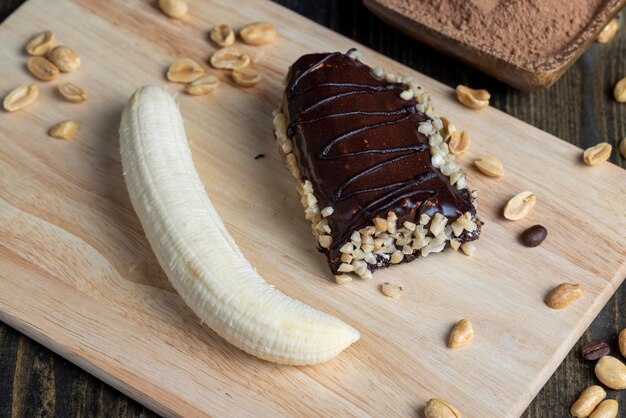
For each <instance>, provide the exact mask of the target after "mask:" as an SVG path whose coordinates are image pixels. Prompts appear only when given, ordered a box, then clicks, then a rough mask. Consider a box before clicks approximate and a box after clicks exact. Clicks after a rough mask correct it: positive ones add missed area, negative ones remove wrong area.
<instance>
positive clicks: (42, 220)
mask: <svg viewBox="0 0 626 418" xmlns="http://www.w3.org/2000/svg"><path fill="white" fill-rule="evenodd" d="M189 3H190V10H191V12H190V16H189V17H188V18H186V19H185V20H183V21H170V20H168V19H167V18H164V17H163V16H162V15H161V14H160V13H159V12H158V10H157V9H156V8H155V7H154V5H153V4H152V2H145V1H122V0H111V1H106V2H96V1H91V0H77V1H69V0H57V1H54V2H50V1H45V0H30V1H28V2H27V3H26V4H25V5H24V6H22V7H21V8H20V9H19V10H18V11H17V12H16V13H14V14H13V15H12V16H11V17H10V18H9V19H8V20H7V21H6V22H5V23H3V25H2V26H0V56H1V57H2V60H0V74H1V75H2V78H1V79H0V94H2V95H4V94H6V93H7V92H8V91H9V90H10V89H12V88H13V87H15V85H18V84H25V83H30V82H33V79H32V78H31V77H30V76H29V75H28V73H27V72H26V71H25V69H24V65H25V62H26V60H27V57H26V56H25V55H23V53H22V50H23V45H24V44H25V42H26V41H27V40H28V39H29V38H30V37H31V36H32V35H34V34H35V33H37V32H39V31H40V30H43V29H51V30H53V31H54V32H55V33H56V34H57V37H58V38H59V40H60V42H61V43H65V44H68V45H70V46H72V47H73V48H75V49H76V50H77V51H78V53H79V54H80V56H81V57H82V59H83V66H82V68H81V69H80V70H79V71H78V72H76V73H73V74H68V75H62V76H61V77H60V78H59V80H57V81H55V82H52V83H46V84H44V83H38V84H39V85H40V88H41V90H42V93H41V97H40V100H39V101H38V102H37V103H36V104H35V105H34V106H32V107H30V108H29V109H27V110H26V111H23V112H20V113H17V114H7V113H1V114H0V142H1V144H2V152H1V153H0V320H2V321H4V322H6V323H8V324H9V325H11V326H14V327H15V328H17V329H19V330H20V331H22V332H24V333H25V334H27V335H29V336H31V337H32V338H34V339H36V340H38V341H40V342H42V343H43V344H45V345H46V346H48V347H50V348H51V349H53V350H54V351H56V352H58V353H59V354H61V355H63V356H65V357H66V358H68V359H69V360H71V361H73V362H75V363H77V364H78V365H80V366H81V367H84V368H85V369H86V370H88V371H90V372H91V373H93V374H95V375H96V376H98V377H100V378H102V379H103V380H104V381H106V382H107V383H110V384H112V385H113V386H115V387H117V388H119V389H120V390H122V391H123V392H125V393H127V394H129V395H130V396H132V397H134V398H136V399H138V400H139V401H141V402H143V403H144V404H146V405H147V406H149V407H150V408H153V409H154V410H155V411H157V412H160V413H162V414H165V415H172V416H175V415H181V416H202V415H212V416H364V415H372V416H416V414H418V416H419V414H421V412H422V409H423V405H424V402H425V401H426V400H427V399H429V398H431V397H442V398H445V399H449V400H450V401H452V402H453V403H454V404H455V405H456V406H457V407H458V408H459V409H460V410H461V411H462V412H463V416H467V417H503V416H517V415H519V414H520V413H521V412H522V411H523V410H524V408H525V407H526V405H527V404H528V403H529V402H530V400H531V399H532V397H533V396H534V395H535V394H536V393H537V391H538V390H539V389H540V388H541V386H542V385H543V383H544V382H545V381H546V380H547V378H548V377H549V376H550V374H551V373H552V372H553V371H554V370H555V368H556V367H557V366H558V364H559V362H560V361H561V360H562V359H563V357H564V356H565V355H566V353H567V352H568V350H569V349H570V348H571V346H572V345H573V344H574V342H575V341H576V340H577V338H578V337H579V336H580V334H581V333H582V332H583V331H584V329H585V328H586V327H587V325H588V324H589V323H590V322H591V320H592V319H593V318H594V317H595V315H596V314H597V313H598V311H599V310H600V309H601V307H602V306H603V305H604V303H605V302H606V300H607V299H608V298H609V297H610V295H611V294H612V293H613V291H614V289H615V288H616V287H617V286H618V285H619V284H620V283H621V282H622V280H623V279H624V276H625V275H626V250H625V244H626V236H625V235H626V232H625V231H626V172H624V170H622V169H620V168H618V167H616V166H614V165H611V164H604V165H601V166H598V167H588V166H585V165H584V164H582V162H581V151H580V150H579V149H577V148H576V147H574V146H571V145H569V144H567V143H565V142H563V141H560V140H558V139H556V138H554V137H552V136H551V135H548V134H546V133H544V132H541V131H539V130H537V129H535V128H533V127H531V126H529V125H526V124H524V123H522V122H520V121H518V120H516V119H514V118H512V117H509V116H507V115H506V114H503V113H501V112H498V111H496V110H494V109H486V110H483V111H479V112H476V111H472V110H468V109H465V108H463V107H462V106H460V105H459V104H457V103H456V101H455V99H454V96H453V94H452V90H451V89H449V88H448V87H445V86H443V85H441V84H439V83H437V82H435V81H433V80H431V79H428V78H426V77H424V76H421V75H419V74H414V73H413V72H412V71H410V70H409V69H407V68H405V67H403V66H401V65H399V64H397V63H394V62H392V61H391V60H389V59H387V58H385V57H383V56H381V55H379V54H377V53H374V52H372V51H369V50H367V49H366V48H360V49H361V50H362V51H363V52H364V61H366V62H367V63H369V64H371V65H377V66H383V67H385V68H388V69H390V70H394V71H397V72H401V73H407V74H413V75H415V76H417V78H419V79H420V81H422V82H423V84H424V86H425V88H426V89H427V90H428V91H430V92H431V93H432V96H433V100H434V103H435V106H436V107H437V111H438V113H440V114H442V115H448V116H450V118H451V119H452V120H453V121H454V122H455V123H456V125H457V126H458V127H460V128H462V129H468V130H469V131H470V132H471V134H472V138H473V144H472V146H471V148H470V150H469V151H468V152H467V153H466V154H464V155H463V156H462V157H461V158H460V162H461V164H462V165H463V166H464V167H466V168H467V174H468V181H469V184H470V185H471V186H472V187H473V188H476V189H478V190H479V213H480V215H481V217H482V219H483V220H484V221H485V222H486V225H485V226H484V228H483V234H482V236H481V239H480V241H479V242H478V244H477V247H478V251H477V252H476V254H475V255H474V256H473V257H471V258H469V257H466V256H464V255H462V254H460V253H455V252H452V251H446V252H445V253H444V254H434V255H431V256H429V257H428V258H426V259H424V260H416V261H415V262H412V263H409V264H406V265H402V266H396V267H393V268H390V269H386V270H383V271H379V272H376V273H375V275H374V278H373V279H372V280H369V281H355V282H353V283H352V284H350V285H349V286H338V285H336V284H334V283H333V282H332V277H331V276H330V274H329V273H328V270H327V267H326V265H325V262H324V259H323V257H322V256H321V255H320V254H318V253H317V252H316V251H315V250H314V247H313V239H312V237H311V236H310V229H309V226H308V225H307V223H306V221H305V220H304V216H303V211H302V209H301V207H300V203H299V201H298V198H297V194H296V191H295V187H294V184H293V183H292V180H291V178H290V175H289V173H288V172H287V170H286V169H285V168H284V167H282V164H281V162H280V157H279V154H278V152H277V150H276V149H275V144H274V140H273V136H272V123H271V112H272V110H273V108H274V107H275V105H276V103H278V101H279V98H280V95H281V92H282V87H281V80H282V78H283V77H284V75H285V72H286V70H287V67H288V65H289V64H290V63H291V62H293V61H294V60H295V59H296V58H297V57H298V56H300V55H302V54H304V53H307V52H314V51H330V50H341V51H345V50H347V49H349V48H350V47H352V46H355V45H354V42H352V41H350V40H348V39H345V38H343V37H341V36H340V35H337V34H335V33H333V32H331V31H329V30H327V29H324V28H322V27H320V26H318V25H316V24H314V23H312V22H309V21H307V20H305V19H303V18H301V17H299V16H297V15H295V14H293V13H291V12H289V11H287V10H285V9H282V8H281V7H279V6H277V5H275V4H273V3H270V2H265V1H260V0H245V1H238V2H232V1H227V0H223V1H217V0H211V1H208V0H192V1H190V2H189ZM257 20H266V21H271V22H272V23H274V24H275V25H276V26H277V28H278V31H279V34H280V39H279V40H278V41H277V42H275V43H274V44H272V45H270V46H266V47H263V48H253V47H245V46H242V47H241V48H242V49H244V50H246V51H248V52H250V53H252V54H254V55H255V57H256V61H257V63H256V66H257V68H258V69H259V70H260V71H261V72H262V74H263V76H264V80H263V82H262V83H261V84H260V85H258V86H257V87H255V88H252V89H246V90H243V89H240V88H237V87H235V86H233V85H232V83H231V82H230V81H229V80H228V78H227V77H226V75H223V83H222V86H221V87H220V89H218V91H216V92H215V94H213V95H211V96H205V97H197V98H194V97H189V96H186V95H184V94H180V95H179V96H178V97H179V99H178V100H179V102H180V105H181V109H182V112H183V116H184V118H185V123H186V128H187V132H188V137H189V140H190V142H191V147H192V151H193V156H194V160H195V163H196V165H197V167H198V170H199V173H200V176H201V177H202V179H203V180H204V182H205V184H206V190H207V193H208V194H209V196H210V198H211V199H212V200H213V202H214V203H215V205H216V207H217V210H218V212H219V213H220V214H222V216H223V219H224V221H225V223H226V226H227V227H228V229H229V231H230V232H231V233H232V235H233V236H234V238H235V240H236V241H237V243H238V244H239V245H240V247H241V249H242V251H243V252H244V254H245V255H246V256H247V257H248V258H249V260H250V261H251V262H252V264H253V265H254V266H255V267H256V268H257V269H258V270H259V272H260V273H261V274H262V275H263V276H264V277H265V278H266V279H267V280H268V281H269V282H271V283H272V284H274V285H276V286H277V287H278V288H279V289H281V290H283V291H284V292H285V293H287V294H288V295H290V296H294V297H297V298H299V299H301V300H303V301H305V302H307V303H309V304H311V305H312V306H314V307H316V308H319V309H321V310H324V311H326V312H329V313H332V314H334V315H336V316H338V317H340V318H341V319H343V320H345V321H346V322H348V323H349V324H351V325H353V326H354V327H356V328H357V329H358V330H359V331H361V334H362V338H361V340H360V341H359V342H358V343H356V344H355V345H354V346H352V347H351V348H349V349H348V350H347V351H346V352H344V353H343V354H342V355H341V356H340V357H338V358H337V359H335V360H334V361H331V362H329V363H326V364H323V365H319V366H312V367H288V366H278V365H274V364H270V363H266V362H262V361H259V360H257V359H255V358H252V357H250V356H248V355H246V354H244V353H242V352H240V351H238V350H237V349H234V348H233V347H231V346H229V345H228V344H226V343H225V342H224V341H223V340H221V339H220V338H218V337H217V336H216V335H215V334H214V333H212V332H211V331H210V330H209V329H208V328H206V327H205V326H202V325H201V324H200V323H199V321H198V320H197V319H196V318H195V317H194V315H193V314H192V313H191V311H190V310H189V309H188V308H186V307H185V305H184V304H183V302H182V300H181V299H180V298H179V297H178V296H177V294H176V293H175V292H174V290H173V289H172V287H171V286H170V285H169V283H168V281H167V279H166V278H165V276H164V274H163V273H162V271H161V270H160V268H159V266H158V264H157V262H156V259H155V257H154V255H153V254H152V252H151V250H150V248H149V246H148V243H147V241H146V239H145V237H144V235H143V232H142V230H141V227H140V224H139V221H138V219H137V218H136V216H135V214H134V212H133V210H132V207H131V205H130V201H129V198H128V196H127V193H126V188H125V185H124V181H123V176H122V171H121V166H120V161H119V153H118V140H117V125H118V123H119V118H120V113H121V110H122V107H123V105H124V103H125V101H126V100H127V98H128V97H129V96H130V94H131V93H132V92H133V90H134V89H135V88H136V87H137V86H139V85H143V84H159V85H164V86H166V85H167V86H168V88H169V89H170V90H171V91H172V93H175V92H180V91H181V88H180V86H178V85H172V84H169V85H168V84H167V83H166V82H165V81H164V79H163V74H164V71H165V69H166V68H167V66H168V65H169V64H170V63H171V62H173V61H174V60H175V59H176V58H182V57H191V58H195V59H197V60H199V61H201V60H206V58H207V57H208V56H209V55H210V54H211V53H212V52H213V51H214V50H215V48H214V47H213V46H211V45H210V44H209V43H208V42H207V40H206V39H207V36H206V33H207V30H208V29H209V28H210V27H212V26H213V25H215V24H221V23H229V24H231V25H232V26H234V27H240V26H242V25H243V24H245V23H248V22H251V21H257ZM450 65H454V63H453V62H451V63H450ZM62 81H72V82H75V83H77V84H79V85H82V86H84V87H85V88H86V89H87V90H88V91H89V93H90V100H89V101H88V102H87V103H84V104H81V105H76V104H71V103H65V102H63V101H62V100H60V99H59V97H58V96H57V94H56V91H55V88H56V86H57V85H58V84H59V83H60V82H62ZM64 119H75V120H76V121H77V122H78V123H79V124H80V127H81V128H80V133H79V136H78V138H77V139H76V140H75V141H72V142H64V141H59V140H54V139H52V138H49V137H48V136H47V135H46V132H47V130H48V128H49V127H50V126H52V125H53V124H55V123H57V122H59V121H61V120H64ZM259 153H264V154H265V155H266V157H265V158H262V159H259V160H254V156H255V155H257V154H259ZM484 153H491V154H494V155H497V156H498V157H499V158H500V159H501V160H502V161H503V163H504V166H505V170H506V175H505V177H504V178H502V179H498V180H495V179H490V178H486V177H484V176H482V175H480V174H479V173H477V172H476V171H475V170H474V169H473V168H472V167H471V164H470V163H471V161H472V160H473V159H475V158H477V157H478V156H479V155H481V154H484ZM522 190H532V191H534V192H535V193H536V195H537V197H538V204H537V206H536V207H535V209H534V211H533V212H532V213H531V215H530V216H529V217H528V218H527V219H524V220H522V221H519V222H515V223H513V222H510V221H506V220H504V219H503V218H501V216H500V215H499V213H500V212H501V209H502V206H503V204H504V202H505V201H506V200H507V199H508V198H509V197H511V196H512V195H513V194H515V193H517V192H518V191H522ZM536 223H541V224H543V225H545V226H546V227H547V229H548V231H549V236H548V239H547V240H546V241H545V242H544V244H543V245H542V246H541V247H538V248H534V249H527V248H524V247H523V246H521V245H520V244H519V242H518V241H517V237H518V234H519V233H520V232H521V231H522V230H523V229H525V228H526V227H528V226H530V225H533V224H536ZM385 281H394V282H399V283H402V285H403V286H404V288H405V294H404V296H403V297H402V298H401V299H399V300H390V299H387V298H385V297H383V296H382V294H380V292H379V290H378V289H379V286H380V284H381V283H383V282H385ZM564 281H569V282H577V283H582V284H583V285H584V287H585V289H586V294H585V297H584V298H583V299H582V300H580V301H578V302H576V303H575V304H574V305H572V306H570V307H569V308H568V309H566V310H563V311H552V310H550V309H548V308H547V307H546V306H545V305H544V304H543V298H544V296H545V295H546V293H547V292H548V291H549V290H550V289H551V288H552V287H553V286H554V285H556V284H558V283H561V282H564ZM461 318H468V319H470V320H471V321H472V322H473V324H474V328H475V333H476V338H475V340H474V342H473V344H472V345H471V346H469V347H466V348H464V349H462V350H458V351H451V350H448V349H447V348H446V347H445V341H446V337H447V334H448V332H449V330H450V327H451V326H452V325H453V324H454V323H455V322H456V321H458V320H459V319H461Z"/></svg>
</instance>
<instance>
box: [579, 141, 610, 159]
mask: <svg viewBox="0 0 626 418" xmlns="http://www.w3.org/2000/svg"><path fill="white" fill-rule="evenodd" d="M612 149H613V147H612V146H611V144H609V143H607V142H600V143H599V144H596V145H594V146H593V147H589V148H587V149H586V150H585V152H584V153H583V160H584V161H585V163H587V164H589V165H598V164H600V163H603V162H605V161H606V160H608V159H609V158H610V157H611V151H612Z"/></svg>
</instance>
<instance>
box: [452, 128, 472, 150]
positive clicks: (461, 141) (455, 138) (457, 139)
mask: <svg viewBox="0 0 626 418" xmlns="http://www.w3.org/2000/svg"><path fill="white" fill-rule="evenodd" d="M470 144H471V140H470V135H469V132H467V131H456V130H455V131H454V132H452V133H451V134H450V141H448V149H449V150H450V152H451V153H452V154H454V155H459V154H462V153H464V152H465V151H467V149H468V148H469V146H470Z"/></svg>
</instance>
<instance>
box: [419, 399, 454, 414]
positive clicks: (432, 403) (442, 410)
mask: <svg viewBox="0 0 626 418" xmlns="http://www.w3.org/2000/svg"><path fill="white" fill-rule="evenodd" d="M424 415H426V418H461V413H460V412H459V410H458V409H456V408H455V407H454V406H452V405H450V404H449V403H448V402H446V401H444V400H442V399H437V398H433V399H430V400H429V401H428V402H426V408H424Z"/></svg>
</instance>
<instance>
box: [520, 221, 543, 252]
mask: <svg viewBox="0 0 626 418" xmlns="http://www.w3.org/2000/svg"><path fill="white" fill-rule="evenodd" d="M547 236H548V230H547V229H546V228H545V227H543V226H541V225H533V226H531V227H530V228H528V229H527V230H525V231H524V232H522V236H521V240H522V244H524V245H525V246H526V247H537V246H539V245H541V243H542V242H543V241H544V240H545V239H546V237H547Z"/></svg>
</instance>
